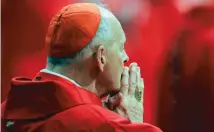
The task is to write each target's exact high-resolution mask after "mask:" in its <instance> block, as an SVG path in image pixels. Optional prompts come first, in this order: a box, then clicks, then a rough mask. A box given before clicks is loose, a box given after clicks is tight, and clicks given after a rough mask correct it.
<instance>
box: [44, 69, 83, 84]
mask: <svg viewBox="0 0 214 132" xmlns="http://www.w3.org/2000/svg"><path fill="white" fill-rule="evenodd" d="M40 72H45V73H49V74H52V75H56V76H59V77H62V78H64V79H67V80H69V81H71V82H72V83H73V84H75V85H76V86H78V87H81V86H80V85H79V84H77V83H76V82H75V81H74V80H72V79H70V78H68V77H66V76H64V75H62V74H59V73H56V72H53V71H50V70H48V69H42V70H41V71H40Z"/></svg>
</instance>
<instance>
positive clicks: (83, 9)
mask: <svg viewBox="0 0 214 132" xmlns="http://www.w3.org/2000/svg"><path fill="white" fill-rule="evenodd" d="M125 41H126V39H125V34H124V31H123V30H122V27H121V25H120V23H119V21H118V20H117V19H116V17H115V16H114V15H113V14H112V13H111V12H110V11H108V10H107V9H105V8H103V7H100V6H97V5H95V4H89V3H78V4H73V5H69V6H66V7H64V8H63V9H62V10H61V11H60V12H59V13H58V14H57V15H56V16H55V17H54V18H53V19H52V21H51V22H50V25H49V28H48V32H47V36H46V45H47V49H48V63H47V67H46V69H43V70H41V71H40V72H39V73H38V75H37V76H36V77H35V78H34V79H27V78H20V77H18V78H14V79H12V83H11V87H12V88H11V91H10V92H9V94H8V97H7V99H6V101H5V102H4V103H3V104H2V112H3V113H2V120H3V128H4V130H7V131H11V132H160V131H161V130H160V129H158V128H157V127H155V126H152V125H149V124H146V123H143V119H142V117H143V114H142V112H143V107H142V101H141V94H142V93H141V92H140V91H142V89H143V82H142V79H141V75H140V68H139V67H138V66H137V64H136V63H132V64H131V65H130V67H124V65H123V64H124V62H126V61H128V56H127V54H126V52H125V50H124V43H125ZM106 95H109V96H108V98H107V100H106V101H105V103H104V106H105V107H103V105H102V103H101V98H102V97H104V96H106Z"/></svg>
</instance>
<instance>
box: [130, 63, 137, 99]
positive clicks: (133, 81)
mask: <svg viewBox="0 0 214 132" xmlns="http://www.w3.org/2000/svg"><path fill="white" fill-rule="evenodd" d="M129 69H130V70H129V91H128V92H129V94H130V95H133V96H134V92H135V89H136V87H137V63H132V64H131V65H130V68H129Z"/></svg>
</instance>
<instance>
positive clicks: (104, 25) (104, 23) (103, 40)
mask: <svg viewBox="0 0 214 132" xmlns="http://www.w3.org/2000/svg"><path fill="white" fill-rule="evenodd" d="M97 7H98V8H99V11H100V15H101V21H100V25H99V27H98V30H97V32H96V35H95V37H94V38H93V39H92V41H91V42H90V43H89V44H87V46H86V47H84V48H83V49H82V50H81V51H79V52H78V53H76V54H75V55H71V56H69V57H66V58H53V57H50V56H49V57H48V59H47V61H48V64H52V65H53V66H63V65H68V64H72V63H81V62H82V60H83V58H84V57H85V56H86V53H88V52H89V51H90V50H91V49H93V48H95V47H98V46H99V45H101V44H103V45H105V44H107V43H108V42H109V41H112V40H113V39H114V36H113V35H112V31H111V28H110V25H109V20H108V18H109V17H115V16H114V15H113V14H112V13H111V12H110V11H109V10H108V9H106V8H104V7H102V6H100V5H97Z"/></svg>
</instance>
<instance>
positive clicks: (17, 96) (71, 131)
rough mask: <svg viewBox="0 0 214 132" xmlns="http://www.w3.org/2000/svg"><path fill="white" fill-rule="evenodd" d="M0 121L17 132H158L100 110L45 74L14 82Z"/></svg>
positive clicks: (89, 97)
mask: <svg viewBox="0 0 214 132" xmlns="http://www.w3.org/2000/svg"><path fill="white" fill-rule="evenodd" d="M11 85H12V88H11V90H10V92H9V94H8V97H7V99H6V101H4V102H3V104H2V117H3V120H4V121H6V120H8V119H10V120H12V121H13V122H14V124H13V125H11V126H10V127H8V129H9V130H11V131H16V132H89V131H90V132H142V131H143V132H160V131H161V130H160V129H158V128H157V127H154V126H152V125H149V124H146V123H138V124H132V123H131V122H130V121H129V120H127V119H125V118H123V117H121V116H120V115H118V114H116V113H114V112H111V111H109V110H107V109H105V108H103V107H102V104H101V100H100V99H99V98H98V97H97V96H96V95H95V94H94V93H91V92H89V91H87V90H85V89H83V88H79V87H77V86H76V85H74V84H73V83H71V82H70V81H68V80H66V79H63V78H61V77H58V76H55V75H51V74H48V73H42V72H41V73H39V74H38V75H37V76H36V78H35V79H33V80H31V79H27V78H14V79H13V80H12V83H11Z"/></svg>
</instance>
